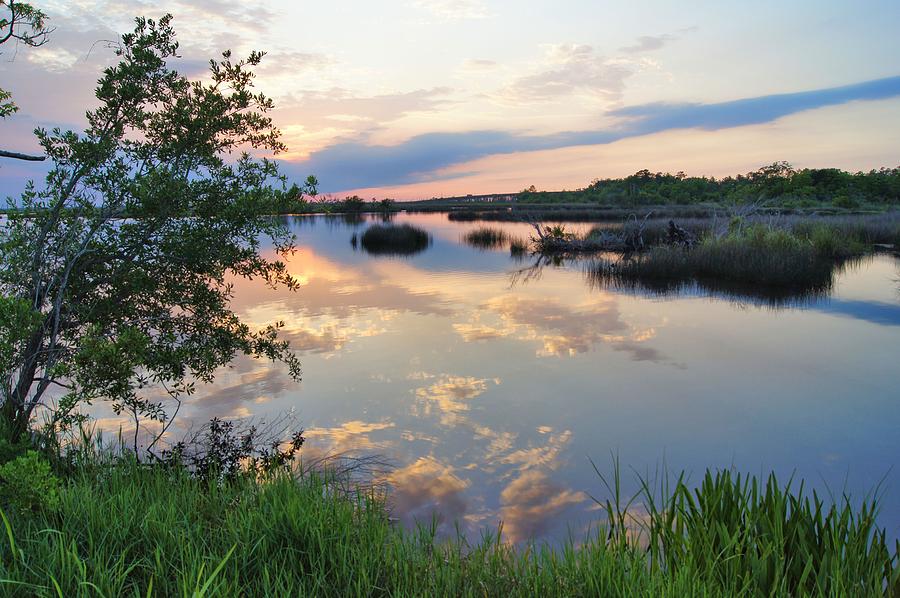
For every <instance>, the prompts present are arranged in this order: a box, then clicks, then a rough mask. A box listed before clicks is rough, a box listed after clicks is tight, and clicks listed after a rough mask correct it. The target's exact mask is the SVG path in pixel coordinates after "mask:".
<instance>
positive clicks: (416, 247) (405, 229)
mask: <svg viewBox="0 0 900 598" xmlns="http://www.w3.org/2000/svg"><path fill="white" fill-rule="evenodd" d="M359 242H360V245H362V248H363V249H365V250H366V251H368V252H369V253H371V254H372V255H413V254H416V253H419V252H421V251H424V250H425V249H427V248H428V246H429V245H430V244H431V237H430V236H429V234H428V233H427V232H425V231H424V230H422V229H421V228H418V227H415V226H411V225H409V224H401V225H396V226H395V225H381V224H376V225H373V226H370V227H369V228H367V229H366V232H364V233H363V234H362V236H361V237H360V239H359Z"/></svg>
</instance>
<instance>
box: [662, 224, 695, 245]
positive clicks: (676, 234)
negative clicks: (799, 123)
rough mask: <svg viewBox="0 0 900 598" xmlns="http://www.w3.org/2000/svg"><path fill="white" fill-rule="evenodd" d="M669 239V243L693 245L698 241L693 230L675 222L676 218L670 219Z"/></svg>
mask: <svg viewBox="0 0 900 598" xmlns="http://www.w3.org/2000/svg"><path fill="white" fill-rule="evenodd" d="M667 241H668V243H669V245H678V246H681V247H693V246H694V244H695V243H696V242H697V237H696V235H694V234H693V233H692V232H690V231H688V230H686V229H684V228H682V227H680V226H678V225H677V224H675V221H674V220H669V232H668V237H667Z"/></svg>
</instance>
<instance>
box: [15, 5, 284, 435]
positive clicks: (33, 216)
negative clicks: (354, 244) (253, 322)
mask: <svg viewBox="0 0 900 598" xmlns="http://www.w3.org/2000/svg"><path fill="white" fill-rule="evenodd" d="M171 20H172V17H171V16H170V15H167V16H165V17H163V18H161V19H160V20H159V21H158V22H157V21H153V20H146V19H137V20H136V28H135V30H134V32H133V33H129V34H127V35H124V36H123V37H122V43H121V46H120V47H119V49H118V50H117V52H116V53H117V55H118V57H119V62H118V63H117V64H115V65H114V66H111V67H109V68H107V69H106V70H105V71H104V74H103V77H102V78H101V79H100V81H99V82H98V86H97V92H96V95H97V99H98V100H99V107H98V108H97V109H95V110H92V111H90V112H88V113H87V121H88V122H87V126H86V128H85V130H84V133H81V134H79V133H75V132H72V131H66V132H64V131H60V130H59V129H55V130H53V131H52V132H47V131H44V130H39V131H38V138H39V140H40V143H41V145H42V146H43V148H44V150H45V152H46V153H47V155H48V156H49V158H50V159H51V160H52V161H53V162H54V166H53V168H52V170H51V171H50V173H49V174H48V175H47V178H46V181H45V184H44V186H43V187H40V188H38V187H35V186H33V185H29V187H28V189H27V191H26V192H25V193H24V195H23V196H22V198H21V205H22V207H23V208H24V210H22V211H18V212H11V213H10V214H9V216H8V217H7V219H6V220H5V221H4V222H3V224H2V228H0V296H3V297H5V298H14V300H15V301H16V305H17V306H19V307H17V308H16V309H17V310H18V309H24V308H23V307H22V303H21V302H23V301H24V302H27V303H28V309H27V310H25V311H27V312H28V314H30V315H28V314H25V313H24V312H23V313H20V314H19V316H21V317H28V318H32V317H33V318H36V320H35V321H36V322H37V325H35V326H33V327H32V328H31V329H30V331H29V334H28V335H27V337H26V338H20V337H15V338H13V339H12V340H13V342H12V343H10V342H9V340H10V338H11V337H10V336H9V333H8V332H4V333H3V334H4V335H5V336H4V339H3V340H4V346H3V348H2V349H0V355H4V356H6V357H4V359H6V360H7V362H11V364H12V368H11V371H9V373H8V375H6V376H5V377H4V380H3V388H2V394H0V399H2V408H0V415H2V418H3V419H4V420H5V421H6V422H8V423H9V425H10V426H11V428H12V429H13V433H14V434H15V435H18V434H22V433H23V432H24V431H25V430H26V428H27V427H28V425H29V423H30V421H31V418H32V416H33V413H34V411H35V409H36V408H37V407H38V406H39V405H42V404H43V403H44V401H43V399H44V398H45V397H46V394H47V390H48V388H49V387H50V386H51V385H55V386H59V387H60V388H62V389H64V391H65V394H64V395H63V396H62V398H61V399H60V400H59V401H58V403H57V405H56V409H55V410H54V411H53V412H52V413H51V418H50V419H51V422H52V423H53V425H55V426H64V425H67V424H69V423H71V422H72V421H74V420H76V419H77V414H78V407H79V406H80V405H83V404H86V403H90V402H91V401H93V400H96V399H101V398H102V399H109V400H111V401H112V402H113V404H114V407H115V408H116V409H118V410H120V411H124V412H127V413H130V414H132V415H133V416H135V417H136V418H137V417H143V416H149V417H151V418H155V419H165V417H166V413H165V410H164V409H163V405H162V404H161V403H160V402H155V401H151V400H150V399H149V398H148V397H147V396H146V395H145V394H144V393H145V392H146V389H147V388H148V387H151V386H154V387H163V388H164V389H165V390H166V391H167V393H168V394H169V395H170V396H172V397H174V398H175V399H177V400H179V401H180V400H181V398H182V397H184V396H188V395H190V393H191V392H192V390H193V386H192V384H190V383H188V382H187V380H189V379H196V380H201V381H208V380H210V379H211V378H212V376H213V373H214V372H215V370H216V368H217V367H219V366H221V365H223V364H225V363H227V362H229V361H230V360H231V359H232V358H233V356H234V355H235V354H236V353H245V354H249V355H253V356H257V357H264V358H268V359H276V360H282V361H285V362H286V363H287V364H288V366H289V368H290V372H291V374H292V375H293V376H295V377H299V375H300V368H299V363H298V362H297V360H296V357H295V356H294V355H293V354H292V353H291V352H290V351H289V348H288V346H287V344H286V343H285V342H283V341H280V340H279V339H278V337H277V328H278V326H279V325H278V324H275V325H272V326H269V327H267V328H264V329H262V330H254V329H252V328H251V327H250V326H248V325H247V324H246V323H244V322H242V321H241V320H240V319H239V318H238V316H237V315H236V314H235V313H234V312H232V311H231V309H230V308H229V299H230V298H231V295H232V283H231V282H230V280H231V279H232V278H233V277H246V278H253V277H259V278H262V279H264V280H265V281H266V282H267V283H269V284H270V285H278V284H281V285H285V286H287V287H288V288H296V286H297V285H296V281H295V280H294V279H293V277H291V275H290V273H289V272H288V271H287V269H286V267H285V264H284V263H283V262H282V261H280V260H278V259H271V258H269V257H266V256H263V255H261V254H260V252H259V247H260V243H261V240H262V239H264V238H266V237H269V238H270V239H271V240H272V244H273V247H274V251H275V254H276V258H277V255H280V254H284V253H286V252H289V251H291V250H292V249H293V237H292V236H291V235H290V233H289V232H288V231H287V229H286V227H285V226H284V223H283V222H282V221H280V220H279V219H274V218H271V217H268V216H267V213H268V212H269V208H270V206H271V205H272V203H273V202H274V201H277V200H278V198H279V196H280V194H283V193H286V190H285V189H286V185H285V181H284V178H283V177H281V176H280V175H279V173H278V170H277V168H276V166H275V164H274V163H273V162H271V161H269V160H267V159H264V158H263V159H255V158H253V157H252V156H251V155H250V154H248V153H246V152H244V153H242V154H241V156H240V157H239V158H238V159H237V160H236V161H229V160H227V157H228V154H230V153H232V152H234V151H238V150H242V149H250V148H254V149H256V150H261V151H262V150H270V151H275V152H278V151H280V150H282V149H284V146H283V145H282V143H281V142H280V141H279V131H278V129H276V128H275V127H274V126H273V124H272V121H271V119H270V118H269V117H268V116H267V114H266V113H267V112H268V111H269V110H271V108H272V102H271V100H270V99H269V98H267V97H265V96H264V95H262V94H258V93H255V92H254V91H253V72H252V69H253V68H254V67H256V66H257V65H258V64H259V63H260V61H261V60H262V58H263V54H262V53H259V52H253V53H251V54H250V56H249V57H248V58H247V59H245V60H240V61H233V60H232V59H231V54H230V53H229V52H225V53H224V54H223V58H222V60H220V61H211V62H210V71H209V76H208V79H206V81H189V80H188V79H186V78H185V77H183V76H181V75H180V74H178V72H177V71H176V70H175V69H174V68H173V67H172V66H171V65H173V64H174V63H175V62H176V59H177V57H178V56H177V49H178V43H177V41H176V40H175V34H174V31H173V29H172V26H171ZM4 301H8V300H7V299H4ZM19 316H17V317H19ZM4 330H6V329H4ZM10 356H11V357H10Z"/></svg>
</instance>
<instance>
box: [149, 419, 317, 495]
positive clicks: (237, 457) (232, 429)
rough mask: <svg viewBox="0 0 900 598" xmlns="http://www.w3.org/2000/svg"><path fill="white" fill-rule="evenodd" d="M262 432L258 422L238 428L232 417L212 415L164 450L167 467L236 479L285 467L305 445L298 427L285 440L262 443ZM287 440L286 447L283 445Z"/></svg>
mask: <svg viewBox="0 0 900 598" xmlns="http://www.w3.org/2000/svg"><path fill="white" fill-rule="evenodd" d="M260 441H261V432H260V430H259V429H258V428H257V427H256V426H249V427H248V428H246V429H242V430H239V429H237V428H236V426H235V422H233V421H222V420H220V419H218V418H214V419H212V420H211V421H210V422H209V423H208V424H207V425H206V426H204V427H203V429H201V430H200V431H199V433H198V434H196V435H195V436H194V438H192V439H191V440H189V441H185V440H183V441H180V442H178V443H177V444H176V445H175V446H174V447H173V448H172V449H170V450H167V451H165V452H164V453H163V456H162V462H163V463H164V464H166V465H167V466H168V467H182V468H185V469H186V470H187V471H190V472H191V473H192V474H193V475H195V476H196V477H197V478H198V479H200V480H201V481H203V482H205V483H209V482H210V481H213V480H216V481H218V482H219V483H221V482H223V481H226V480H227V481H233V480H235V479H237V478H238V477H239V476H241V475H243V474H245V473H247V472H248V471H249V472H253V473H255V474H271V473H273V472H274V471H276V470H278V469H281V468H284V467H286V466H287V465H288V464H290V462H291V461H292V460H293V458H294V456H295V455H296V453H297V451H299V450H300V447H301V446H303V441H304V438H303V432H302V430H301V431H298V432H295V433H294V434H293V436H292V437H291V439H290V440H289V441H288V442H287V443H284V442H282V440H281V439H280V438H276V439H274V440H272V441H270V442H268V443H267V444H266V445H265V446H260ZM284 444H286V445H287V446H286V447H285V448H282V445H284Z"/></svg>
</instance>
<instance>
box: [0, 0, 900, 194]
mask: <svg viewBox="0 0 900 598" xmlns="http://www.w3.org/2000/svg"><path fill="white" fill-rule="evenodd" d="M34 4H36V5H37V6H39V7H40V8H42V9H44V10H45V11H46V12H47V13H48V14H49V16H50V23H51V24H52V25H53V26H54V27H55V28H56V29H55V31H54V32H53V34H52V36H51V39H50V42H49V43H47V44H46V45H45V46H42V47H40V48H24V47H19V48H16V47H13V46H10V45H9V44H6V45H5V46H3V47H2V51H3V54H2V55H0V87H3V88H5V89H7V90H9V91H11V92H12V93H13V97H14V99H15V101H16V103H17V104H18V105H19V106H20V108H21V110H20V112H19V113H17V114H15V115H14V116H12V117H10V118H7V119H5V120H3V121H0V147H2V148H3V149H12V150H16V151H23V152H33V153H37V152H39V147H38V145H37V143H36V142H35V140H34V136H33V134H32V132H31V131H32V130H33V129H34V128H35V127H45V128H50V127H56V126H59V127H62V128H64V129H73V130H79V129H80V128H81V127H83V126H84V112H85V110H86V109H88V108H90V107H93V106H94V105H95V104H96V100H95V98H94V95H93V88H94V85H95V83H96V80H97V78H98V77H99V76H100V74H101V71H102V69H103V68H104V67H105V66H107V65H109V64H112V63H113V61H114V58H115V57H114V55H113V51H112V49H111V42H112V41H114V40H116V39H117V38H118V36H119V35H121V33H124V32H126V31H128V30H129V29H131V27H132V19H133V17H135V16H137V15H143V16H148V17H159V16H160V15H162V14H165V13H167V12H168V13H171V14H173V15H174V16H175V21H174V25H175V28H176V31H177V32H178V35H179V40H180V42H181V52H180V53H181V56H182V59H181V60H180V61H177V62H176V63H175V66H177V68H178V69H179V70H181V71H182V72H183V73H184V74H185V75H187V76H189V77H193V78H197V77H202V76H203V74H204V72H205V65H206V63H207V61H208V59H209V58H213V57H216V56H218V55H219V53H220V52H221V51H222V50H225V49H231V50H233V51H234V52H235V53H236V54H237V55H241V54H246V53H248V52H249V51H251V50H254V49H258V50H264V51H266V52H268V55H267V56H266V58H265V59H264V61H263V64H262V65H260V67H259V69H258V71H257V74H258V78H257V81H256V83H257V86H258V88H259V89H260V90H261V91H263V92H264V93H266V94H267V95H269V96H271V97H272V98H273V99H274V100H275V103H276V109H275V111H274V112H273V118H274V120H275V122H276V124H277V126H278V127H279V128H280V130H281V131H282V133H283V140H284V142H285V143H286V144H287V146H288V148H289V150H288V151H287V152H286V153H284V154H281V155H280V156H278V158H279V160H280V162H281V165H282V168H283V171H284V172H285V173H286V174H287V175H288V176H289V177H291V178H293V179H297V180H300V179H303V178H305V177H306V176H307V175H308V174H314V175H316V176H317V178H318V179H319V181H320V190H321V191H322V192H323V193H328V194H334V195H335V196H338V197H341V196H343V195H347V194H353V193H357V194H360V195H362V196H363V197H377V198H383V197H392V198H396V199H419V198H428V197H441V196H452V195H461V194H467V193H473V194H481V193H507V192H515V191H519V190H521V189H523V188H526V187H528V186H530V185H535V186H536V187H537V188H538V189H547V190H556V189H576V188H580V187H584V186H586V185H587V184H589V183H590V181H591V180H593V179H595V178H606V177H618V176H625V175H628V174H630V173H633V172H635V171H637V170H640V169H643V168H647V169H650V170H652V171H672V172H676V171H679V170H680V171H684V172H685V173H687V174H689V175H708V176H709V175H711V176H726V175H730V174H737V173H741V172H747V171H750V170H754V169H756V168H758V167H760V166H762V165H765V164H770V163H772V162H775V161H780V160H787V161H789V162H791V163H792V164H794V165H795V166H798V167H839V168H844V169H847V170H851V171H856V170H869V169H872V168H880V167H896V166H898V165H900V142H898V140H900V61H898V60H897V56H900V36H898V35H897V34H896V31H897V27H898V25H900V2H897V1H896V0H883V1H882V0H877V1H876V0H857V1H853V2H850V1H844V2H836V1H829V0H818V1H812V0H793V1H790V2H784V1H781V2H775V1H769V0H759V1H754V2H749V1H741V2H739V1H736V0H716V1H685V2H679V3H675V2H671V1H663V0H645V1H632V2H622V1H605V0H557V1H555V2H553V1H526V0H509V1H507V0H391V1H377V0H368V1H365V2H363V1H356V0H336V1H333V2H307V1H296V0H295V1H281V0H272V1H258V2H253V3H246V2H245V3H240V2H233V1H229V0H196V1H187V0H159V1H150V0H123V1H118V2H112V1H104V0H71V1H58V0H34ZM46 169H47V165H46V164H37V165H35V164H27V163H18V162H13V161H9V160H5V161H3V162H0V197H2V196H7V195H16V194H18V193H20V192H21V190H22V189H23V188H24V185H25V181H26V180H28V179H35V180H39V179H41V178H42V176H43V174H44V173H45V172H46Z"/></svg>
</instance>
